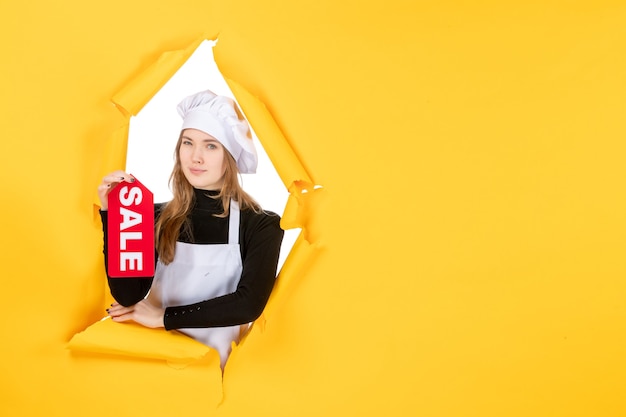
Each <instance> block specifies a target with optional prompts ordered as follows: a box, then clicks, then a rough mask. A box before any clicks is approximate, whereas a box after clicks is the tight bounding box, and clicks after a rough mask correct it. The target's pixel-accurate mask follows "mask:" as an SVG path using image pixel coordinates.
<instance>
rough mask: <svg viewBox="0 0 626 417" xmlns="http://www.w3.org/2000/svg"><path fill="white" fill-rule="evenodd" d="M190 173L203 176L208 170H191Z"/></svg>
mask: <svg viewBox="0 0 626 417" xmlns="http://www.w3.org/2000/svg"><path fill="white" fill-rule="evenodd" d="M189 172H190V173H192V174H193V175H202V174H204V173H205V172H206V170H205V169H200V168H189Z"/></svg>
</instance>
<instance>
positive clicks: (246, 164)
mask: <svg viewBox="0 0 626 417" xmlns="http://www.w3.org/2000/svg"><path fill="white" fill-rule="evenodd" d="M236 106H237V104H236V103H235V102H234V101H233V100H232V99H230V98H229V97H225V96H218V95H216V94H215V93H213V92H212V91H209V90H206V91H201V92H199V93H196V94H194V95H191V96H189V97H187V98H185V99H184V100H183V101H181V102H180V104H179V105H178V107H177V110H178V114H180V116H181V117H182V118H183V126H182V129H198V130H201V131H203V132H204V133H208V134H209V135H211V136H213V137H214V138H215V139H217V140H218V141H220V143H221V144H222V145H224V147H225V148H226V149H227V150H228V152H230V154H231V155H232V156H233V158H235V161H236V162H237V168H238V169H239V172H241V173H242V174H254V173H255V172H256V167H257V164H258V158H257V154H256V150H255V148H254V144H253V143H252V135H251V132H250V125H249V124H248V122H247V121H246V119H244V118H243V116H241V114H240V113H239V111H237V109H236Z"/></svg>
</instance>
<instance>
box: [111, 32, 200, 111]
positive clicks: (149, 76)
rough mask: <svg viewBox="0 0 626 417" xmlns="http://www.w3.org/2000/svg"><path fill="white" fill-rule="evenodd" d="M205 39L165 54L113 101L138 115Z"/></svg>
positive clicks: (119, 106) (122, 90) (127, 85)
mask: <svg viewBox="0 0 626 417" xmlns="http://www.w3.org/2000/svg"><path fill="white" fill-rule="evenodd" d="M205 39H206V38H205V37H201V38H199V39H197V40H196V41H194V42H193V43H191V45H189V46H188V47H187V48H185V49H181V50H177V51H168V52H164V53H163V54H161V56H160V57H159V59H158V60H157V61H156V62H154V63H153V64H152V65H151V66H150V67H149V68H148V69H147V70H145V71H144V72H143V73H141V75H140V76H138V77H136V78H135V79H133V80H132V81H131V82H129V83H128V84H126V86H124V88H122V89H121V90H120V91H119V92H118V93H117V94H115V95H114V96H113V98H112V101H113V102H114V103H115V104H116V105H117V106H118V108H121V109H123V110H124V111H125V112H127V113H129V114H131V115H136V114H137V113H139V111H140V110H141V109H142V107H143V106H145V105H146V103H148V101H150V99H151V98H152V97H153V96H154V95H155V94H156V93H157V91H159V89H160V88H161V87H163V86H164V85H165V83H166V82H167V80H169V79H170V78H171V77H172V75H174V73H175V72H176V71H177V70H178V69H179V68H180V67H181V66H182V65H183V64H184V63H185V61H186V60H187V59H189V57H190V56H191V54H193V51H194V50H195V49H196V48H197V47H198V45H200V44H201V43H202V42H203V41H204V40H205Z"/></svg>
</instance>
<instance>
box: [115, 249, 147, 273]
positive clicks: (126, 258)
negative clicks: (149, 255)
mask: <svg viewBox="0 0 626 417" xmlns="http://www.w3.org/2000/svg"><path fill="white" fill-rule="evenodd" d="M126 262H128V269H130V270H131V271H142V270H143V253H141V252H122V253H120V271H126Z"/></svg>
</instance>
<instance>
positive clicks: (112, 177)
mask: <svg viewBox="0 0 626 417" xmlns="http://www.w3.org/2000/svg"><path fill="white" fill-rule="evenodd" d="M122 181H126V182H134V181H135V178H134V177H133V176H132V175H130V174H128V173H126V172H124V171H120V170H118V171H114V172H111V173H110V174H107V175H106V176H105V177H104V178H103V179H102V182H101V183H100V185H99V186H98V198H99V199H100V208H101V209H102V210H103V211H104V210H107V209H108V208H109V203H108V199H107V196H108V195H109V193H110V192H111V190H112V189H113V188H115V186H116V185H117V184H119V183H120V182H122Z"/></svg>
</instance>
